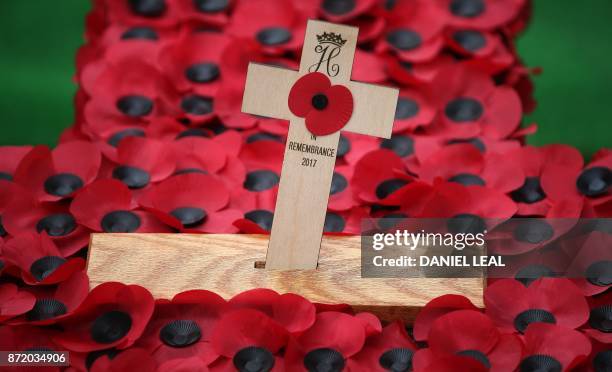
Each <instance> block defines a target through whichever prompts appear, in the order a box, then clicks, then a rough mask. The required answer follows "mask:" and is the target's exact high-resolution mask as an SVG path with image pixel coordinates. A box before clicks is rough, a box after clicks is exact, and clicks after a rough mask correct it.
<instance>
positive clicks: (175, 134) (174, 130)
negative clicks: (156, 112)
mask: <svg viewBox="0 0 612 372" xmlns="http://www.w3.org/2000/svg"><path fill="white" fill-rule="evenodd" d="M136 130H139V131H140V133H138V132H136V131H135V130H132V129H126V130H124V131H121V132H118V133H125V134H116V136H119V137H120V140H123V138H127V137H149V138H154V139H157V140H162V141H164V142H170V141H173V140H178V139H182V138H188V137H201V138H211V137H213V136H214V129H213V128H210V127H206V126H205V127H191V126H185V124H183V123H182V122H181V121H180V119H176V118H174V117H171V116H161V117H157V118H154V119H152V120H151V123H150V124H149V125H147V127H146V130H144V129H136ZM117 142H118V141H117Z"/></svg>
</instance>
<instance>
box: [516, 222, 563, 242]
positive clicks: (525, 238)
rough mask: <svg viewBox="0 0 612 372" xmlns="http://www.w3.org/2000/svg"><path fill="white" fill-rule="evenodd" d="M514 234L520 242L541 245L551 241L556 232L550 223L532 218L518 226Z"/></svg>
mask: <svg viewBox="0 0 612 372" xmlns="http://www.w3.org/2000/svg"><path fill="white" fill-rule="evenodd" d="M512 234H513V236H514V239H516V240H517V241H519V242H524V243H531V244H539V243H542V242H545V241H547V240H549V239H551V238H552V237H553V236H554V235H555V231H554V230H553V227H552V226H551V225H550V224H549V223H548V222H546V221H543V220H540V219H532V218H530V219H528V220H526V221H524V222H521V223H520V224H518V225H517V226H516V228H515V229H514V231H513V233H512Z"/></svg>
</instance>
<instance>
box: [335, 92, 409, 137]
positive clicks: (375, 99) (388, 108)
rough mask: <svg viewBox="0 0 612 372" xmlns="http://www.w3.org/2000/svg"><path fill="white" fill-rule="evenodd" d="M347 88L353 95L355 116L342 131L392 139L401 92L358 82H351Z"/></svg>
mask: <svg viewBox="0 0 612 372" xmlns="http://www.w3.org/2000/svg"><path fill="white" fill-rule="evenodd" d="M347 88H349V89H350V90H351V93H352V94H353V103H354V104H353V116H351V120H349V122H348V123H347V124H346V126H345V127H344V128H343V129H342V130H343V131H347V132H353V133H359V134H366V135H369V136H375V137H383V138H389V137H391V131H392V129H393V120H394V118H395V106H396V104H397V97H398V95H399V91H398V90H397V89H395V88H388V87H383V86H380V85H372V84H366V83H359V82H356V81H349V82H348V83H347Z"/></svg>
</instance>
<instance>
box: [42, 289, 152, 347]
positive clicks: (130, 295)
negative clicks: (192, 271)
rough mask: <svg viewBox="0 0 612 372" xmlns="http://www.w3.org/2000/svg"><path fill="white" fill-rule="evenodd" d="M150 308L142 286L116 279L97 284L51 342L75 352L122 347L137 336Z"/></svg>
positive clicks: (149, 295)
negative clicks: (61, 331) (116, 280)
mask: <svg viewBox="0 0 612 372" xmlns="http://www.w3.org/2000/svg"><path fill="white" fill-rule="evenodd" d="M153 307H154V300H153V297H152V296H151V294H150V293H149V291H147V290H146V289H144V288H143V287H140V286H137V285H124V284H121V283H116V282H107V283H103V284H100V285H98V286H97V287H95V288H94V289H93V290H92V291H91V292H90V293H89V296H88V297H87V298H86V299H85V301H84V302H83V304H82V305H81V306H80V307H79V308H78V309H77V311H76V312H74V313H73V314H72V316H71V317H70V318H68V319H67V320H65V321H64V322H62V323H61V324H62V326H63V327H64V329H65V331H64V332H63V333H61V334H59V335H57V336H56V337H55V338H54V341H55V342H57V343H58V344H60V345H61V346H63V347H65V348H67V349H69V350H72V351H76V352H88V351H94V350H102V349H108V348H112V347H115V348H117V349H125V348H127V347H129V346H131V345H132V344H133V343H134V342H135V341H136V340H137V339H138V337H140V335H141V334H142V332H143V331H144V329H145V327H146V325H147V323H148V321H149V319H150V318H151V315H152V313H153Z"/></svg>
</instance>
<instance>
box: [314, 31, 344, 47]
mask: <svg viewBox="0 0 612 372" xmlns="http://www.w3.org/2000/svg"><path fill="white" fill-rule="evenodd" d="M317 41H318V42H319V44H324V43H329V44H334V45H337V46H339V47H341V46H343V45H344V44H345V43H346V40H345V39H343V38H342V36H340V34H336V33H333V32H329V33H328V32H324V33H323V35H317Z"/></svg>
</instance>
